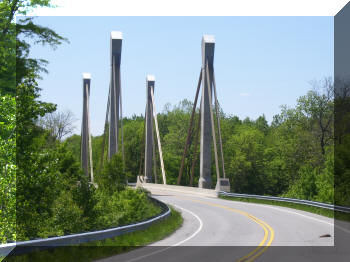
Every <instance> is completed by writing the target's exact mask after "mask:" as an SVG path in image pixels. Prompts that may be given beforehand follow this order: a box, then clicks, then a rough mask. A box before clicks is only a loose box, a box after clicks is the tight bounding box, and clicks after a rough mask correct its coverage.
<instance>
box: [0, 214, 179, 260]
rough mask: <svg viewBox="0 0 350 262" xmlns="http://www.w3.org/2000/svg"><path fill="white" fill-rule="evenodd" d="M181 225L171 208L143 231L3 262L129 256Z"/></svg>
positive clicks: (15, 257)
mask: <svg viewBox="0 0 350 262" xmlns="http://www.w3.org/2000/svg"><path fill="white" fill-rule="evenodd" d="M182 222H183V219H182V216H181V214H180V213H179V212H178V211H176V210H175V209H173V208H171V214H170V216H168V217H167V218H165V219H162V220H161V221H159V222H156V223H154V224H152V225H151V226H149V227H148V228H146V229H144V230H141V231H136V232H132V233H128V234H125V235H121V236H117V237H115V238H110V239H105V240H101V241H93V242H89V243H85V244H81V245H76V246H69V247H58V248H54V249H48V250H43V251H36V252H32V253H29V254H25V255H20V256H11V257H7V258H6V259H5V260H4V261H11V262H12V261H16V262H29V261H50V262H65V261H75V262H89V261H93V260H96V259H101V258H105V257H109V256H113V255H117V254H120V253H123V252H127V251H130V250H132V249H135V248H138V247H142V246H146V245H148V244H150V243H153V242H155V241H158V240H161V239H163V238H165V237H167V236H168V235H170V234H171V233H173V232H174V231H176V230H177V229H178V228H179V227H180V226H181V225H182Z"/></svg>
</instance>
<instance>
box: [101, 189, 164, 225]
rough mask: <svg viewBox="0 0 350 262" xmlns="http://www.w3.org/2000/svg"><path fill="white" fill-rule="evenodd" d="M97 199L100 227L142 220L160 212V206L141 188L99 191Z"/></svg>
mask: <svg viewBox="0 0 350 262" xmlns="http://www.w3.org/2000/svg"><path fill="white" fill-rule="evenodd" d="M97 199H98V200H97V204H96V206H95V209H96V212H97V213H98V217H97V227H98V228H110V227H116V226H118V225H125V224H130V223H133V222H136V221H142V220H144V219H146V218H150V217H152V216H155V215H156V214H159V212H160V208H159V207H158V206H155V205H154V204H153V203H151V202H150V200H149V199H148V197H147V194H146V193H145V192H142V191H140V190H134V189H130V188H126V189H124V190H121V191H116V192H114V193H112V194H110V193H106V192H105V191H99V192H98V193H97Z"/></svg>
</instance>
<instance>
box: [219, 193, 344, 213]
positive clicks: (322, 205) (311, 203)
mask: <svg viewBox="0 0 350 262" xmlns="http://www.w3.org/2000/svg"><path fill="white" fill-rule="evenodd" d="M219 195H221V196H230V197H243V198H255V199H265V200H273V201H280V202H288V203H294V204H302V205H307V206H313V207H319V208H325V209H330V210H334V211H339V212H345V213H350V207H344V206H337V205H331V204H326V203H322V202H316V201H310V200H302V199H295V198H287V197H273V196H259V195H249V194H237V193H229V192H225V191H220V192H219Z"/></svg>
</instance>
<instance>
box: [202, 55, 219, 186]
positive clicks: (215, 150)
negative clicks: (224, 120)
mask: <svg viewBox="0 0 350 262" xmlns="http://www.w3.org/2000/svg"><path fill="white" fill-rule="evenodd" d="M203 71H204V68H203ZM206 71H207V74H206V81H207V85H208V97H209V108H210V119H211V131H212V137H213V144H214V153H215V154H214V156H215V167H216V178H217V181H219V179H220V171H219V163H218V151H217V148H216V146H217V145H216V135H215V127H214V115H213V108H212V100H211V82H210V80H209V79H210V78H209V67H208V61H207V63H206Z"/></svg>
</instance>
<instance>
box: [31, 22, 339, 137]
mask: <svg viewBox="0 0 350 262" xmlns="http://www.w3.org/2000/svg"><path fill="white" fill-rule="evenodd" d="M35 20H36V22H37V23H39V24H41V25H44V26H48V27H50V28H52V29H54V30H55V31H56V32H57V33H59V34H61V35H63V36H65V37H67V38H68V39H69V41H70V43H69V44H63V45H61V46H59V47H58V48H57V49H56V50H52V49H51V48H49V47H43V46H40V45H39V46H33V48H32V52H31V56H33V57H36V58H43V59H46V60H48V61H49V63H50V64H49V66H48V70H49V74H47V75H44V76H43V80H40V81H39V85H40V87H41V88H42V98H41V99H42V100H44V101H49V102H53V103H56V104H58V109H59V110H65V109H69V110H71V111H72V112H73V113H74V115H75V117H76V118H77V119H78V121H77V122H76V126H77V128H76V130H75V132H76V133H78V134H79V133H80V120H81V114H82V73H83V72H89V73H91V75H92V80H91V97H90V115H91V129H92V134H93V135H99V134H101V133H102V132H103V125H104V118H105V111H106V104H107V95H108V85H109V80H110V79H109V76H110V73H109V72H110V71H109V70H110V67H109V66H110V64H109V61H110V58H109V52H110V50H109V44H110V42H109V37H110V31H112V30H115V31H122V32H123V38H124V39H123V50H122V64H121V78H122V88H123V113H124V114H125V115H126V116H132V115H133V114H142V113H144V110H145V99H146V98H145V93H146V86H145V79H146V75H147V74H153V75H155V77H156V87H155V100H156V107H157V111H158V112H159V111H162V110H163V107H164V105H165V104H166V103H168V102H169V103H171V104H172V105H174V104H177V103H178V102H179V101H181V100H182V99H185V98H186V99H190V100H193V99H194V95H195V89H196V84H197V80H198V76H199V71H200V68H201V38H202V35H203V34H213V35H214V36H215V39H216V46H215V58H214V67H215V73H216V83H217V91H218V99H219V102H220V104H221V106H222V108H223V109H224V111H225V112H226V113H228V114H233V115H237V116H239V117H240V118H241V119H242V118H245V117H247V116H248V117H250V118H253V119H255V118H257V117H258V116H260V115H262V114H265V116H266V118H267V120H268V121H269V122H270V121H271V120H272V117H273V115H275V114H278V113H279V111H280V105H283V104H287V105H289V106H293V105H295V103H296V99H297V98H298V97H299V96H301V95H304V94H305V93H306V92H307V91H308V90H309V89H310V88H311V86H310V83H309V82H310V81H312V80H319V79H322V78H323V77H326V76H333V53H334V52H333V50H334V46H333V44H334V43H333V42H334V41H333V17H103V16H101V17H79V16H76V17H62V16H57V17H53V16H47V17H44V16H43V17H37V18H35Z"/></svg>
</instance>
